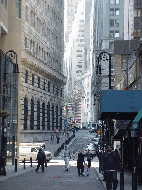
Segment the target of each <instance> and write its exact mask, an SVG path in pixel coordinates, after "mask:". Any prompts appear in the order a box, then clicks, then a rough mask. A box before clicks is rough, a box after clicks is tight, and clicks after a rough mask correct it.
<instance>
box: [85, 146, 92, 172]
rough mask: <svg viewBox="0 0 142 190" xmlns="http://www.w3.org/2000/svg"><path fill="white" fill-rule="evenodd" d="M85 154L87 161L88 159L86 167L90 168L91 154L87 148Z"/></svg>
mask: <svg viewBox="0 0 142 190" xmlns="http://www.w3.org/2000/svg"><path fill="white" fill-rule="evenodd" d="M86 156H87V161H88V168H89V169H90V167H91V158H92V154H91V152H90V150H89V149H88V152H87V153H86Z"/></svg>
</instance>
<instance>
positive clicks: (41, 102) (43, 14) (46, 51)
mask: <svg viewBox="0 0 142 190" xmlns="http://www.w3.org/2000/svg"><path fill="white" fill-rule="evenodd" d="M7 4H8V13H9V15H10V14H12V16H11V17H9V21H8V22H9V27H11V26H12V25H13V33H12V35H11V37H10V38H9V37H8V35H9V34H6V35H7V36H6V35H4V36H3V37H2V40H1V41H2V44H3V45H2V46H1V48H2V50H3V51H4V52H6V51H7V48H8V46H7V44H10V43H14V44H15V46H14V48H15V51H17V55H18V65H19V71H20V73H19V86H18V93H19V96H18V128H19V133H20V135H19V138H20V142H31V141H43V140H47V139H48V138H49V137H50V135H51V133H52V134H53V133H56V130H58V131H59V133H60V132H61V131H62V127H63V122H62V109H63V97H64V85H65V84H66V78H65V76H64V73H63V57H64V1H63V0H53V1H49V0H46V1H45V0H23V1H20V0H17V1H15V0H8V1H7ZM10 8H11V9H10ZM10 10H12V11H10ZM13 18H16V20H17V21H14V19H13ZM10 19H11V21H13V22H10ZM14 27H15V30H18V32H15V33H14ZM17 34H18V39H17V38H16V37H17ZM10 40H11V41H10ZM7 41H8V43H7Z"/></svg>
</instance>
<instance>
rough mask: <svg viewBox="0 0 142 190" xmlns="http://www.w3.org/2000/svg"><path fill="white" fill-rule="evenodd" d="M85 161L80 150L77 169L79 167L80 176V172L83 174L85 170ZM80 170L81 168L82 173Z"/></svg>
mask: <svg viewBox="0 0 142 190" xmlns="http://www.w3.org/2000/svg"><path fill="white" fill-rule="evenodd" d="M83 162H84V155H83V154H82V152H81V150H80V151H79V154H78V159H77V169H78V175H79V176H80V174H81V175H82V176H83V172H84V166H83ZM80 170H81V173H80Z"/></svg>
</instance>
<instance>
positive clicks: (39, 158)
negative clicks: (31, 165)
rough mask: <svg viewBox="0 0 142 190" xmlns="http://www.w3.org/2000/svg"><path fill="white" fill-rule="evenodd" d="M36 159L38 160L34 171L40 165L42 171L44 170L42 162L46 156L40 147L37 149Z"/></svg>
mask: <svg viewBox="0 0 142 190" xmlns="http://www.w3.org/2000/svg"><path fill="white" fill-rule="evenodd" d="M37 160H38V165H37V169H36V170H35V171H38V169H39V167H40V165H41V166H42V172H44V162H45V161H46V156H45V153H44V151H43V150H42V148H40V149H39V152H38V154H37Z"/></svg>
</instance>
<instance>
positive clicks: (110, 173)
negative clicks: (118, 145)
mask: <svg viewBox="0 0 142 190" xmlns="http://www.w3.org/2000/svg"><path fill="white" fill-rule="evenodd" d="M117 170H118V171H119V172H121V170H122V168H121V165H120V161H119V157H118V155H117V154H116V153H115V152H114V151H112V147H111V146H108V149H107V152H106V153H105V154H103V157H102V174H103V175H104V172H105V174H106V189H107V190H111V189H112V182H113V190H116V189H117Z"/></svg>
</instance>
